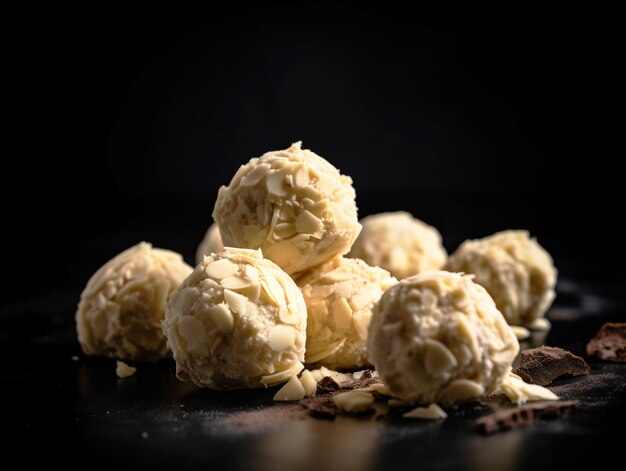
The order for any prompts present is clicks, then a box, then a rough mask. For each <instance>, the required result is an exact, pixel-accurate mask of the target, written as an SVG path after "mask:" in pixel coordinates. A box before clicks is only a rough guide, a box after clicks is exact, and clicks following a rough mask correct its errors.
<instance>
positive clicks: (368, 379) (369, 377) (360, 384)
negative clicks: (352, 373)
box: [341, 370, 380, 389]
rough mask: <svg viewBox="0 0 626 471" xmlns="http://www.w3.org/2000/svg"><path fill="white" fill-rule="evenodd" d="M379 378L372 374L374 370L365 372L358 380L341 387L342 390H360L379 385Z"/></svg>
mask: <svg viewBox="0 0 626 471" xmlns="http://www.w3.org/2000/svg"><path fill="white" fill-rule="evenodd" d="M379 382H380V379H378V376H375V375H373V374H372V370H365V371H364V372H363V374H361V376H359V378H358V379H353V380H352V381H349V382H347V383H344V384H342V385H341V388H342V389H359V388H366V387H368V386H371V385H372V384H374V383H379Z"/></svg>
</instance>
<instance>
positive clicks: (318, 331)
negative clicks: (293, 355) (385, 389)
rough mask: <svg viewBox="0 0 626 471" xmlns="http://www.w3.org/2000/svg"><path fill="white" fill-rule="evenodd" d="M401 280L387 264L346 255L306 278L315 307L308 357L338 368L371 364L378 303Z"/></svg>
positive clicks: (311, 307) (310, 322)
mask: <svg viewBox="0 0 626 471" xmlns="http://www.w3.org/2000/svg"><path fill="white" fill-rule="evenodd" d="M396 281H397V280H396V279H395V278H393V277H392V276H391V275H390V274H389V272H388V271H386V270H383V269H381V268H378V267H371V266H369V265H368V264H367V263H365V262H364V261H362V260H358V259H353V258H344V257H336V258H334V259H332V260H330V261H329V262H326V263H324V264H323V265H321V266H319V267H317V268H315V269H314V270H312V271H310V272H307V274H306V275H305V276H303V277H302V278H300V279H299V280H298V285H299V286H301V287H302V294H303V295H304V300H305V302H306V304H307V309H308V313H309V318H308V325H307V341H306V362H307V363H316V364H319V365H323V366H327V367H329V368H332V369H344V368H355V367H359V366H363V365H366V364H367V363H368V362H367V351H366V348H365V344H366V341H367V329H368V327H369V323H370V319H371V317H372V307H373V306H374V303H375V302H376V301H378V300H379V299H380V297H381V295H382V294H383V292H385V291H386V290H387V288H389V287H390V286H392V285H393V284H394V283H396Z"/></svg>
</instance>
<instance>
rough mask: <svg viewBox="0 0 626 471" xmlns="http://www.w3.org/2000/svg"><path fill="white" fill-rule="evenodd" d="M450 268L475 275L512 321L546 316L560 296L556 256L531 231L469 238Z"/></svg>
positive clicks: (527, 322) (512, 322)
mask: <svg viewBox="0 0 626 471" xmlns="http://www.w3.org/2000/svg"><path fill="white" fill-rule="evenodd" d="M447 269H448V270H450V271H455V272H464V273H471V274H473V275H475V278H474V281H475V282H476V283H478V284H479V285H481V286H483V287H484V288H485V289H486V290H487V292H488V293H489V294H490V295H491V297H492V298H493V300H494V301H495V302H496V306H498V309H499V310H500V312H502V314H503V315H504V317H505V318H506V320H507V322H508V323H509V324H511V325H521V324H531V323H533V322H534V321H535V320H536V319H539V318H542V317H543V316H544V314H545V313H546V311H547V310H548V309H549V307H550V305H551V304H552V301H553V300H554V297H555V296H556V294H555V292H554V287H555V285H556V278H557V271H556V268H555V267H554V264H553V262H552V258H551V257H550V254H548V252H546V251H545V250H544V249H543V247H541V246H540V245H539V244H538V243H537V241H536V240H535V239H531V238H530V237H529V234H528V232H527V231H504V232H499V233H497V234H494V235H492V236H490V237H485V238H484V239H479V240H467V241H465V242H463V243H462V244H461V245H460V246H459V248H458V249H457V250H456V252H454V253H453V254H452V255H451V256H450V259H449V260H448V265H447Z"/></svg>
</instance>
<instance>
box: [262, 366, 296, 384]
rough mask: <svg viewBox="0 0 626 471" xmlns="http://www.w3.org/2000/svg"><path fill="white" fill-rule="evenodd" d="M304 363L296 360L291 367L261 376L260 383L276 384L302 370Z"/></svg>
mask: <svg viewBox="0 0 626 471" xmlns="http://www.w3.org/2000/svg"><path fill="white" fill-rule="evenodd" d="M303 368H304V365H303V364H302V363H300V362H297V363H296V364H295V365H293V366H292V367H291V368H289V369H287V370H283V371H279V372H277V373H273V374H271V375H264V376H262V377H261V384H264V385H265V386H274V385H276V384H280V383H284V382H285V381H287V380H288V379H289V378H291V377H292V376H293V375H297V374H298V373H300V372H301V371H302V369H303Z"/></svg>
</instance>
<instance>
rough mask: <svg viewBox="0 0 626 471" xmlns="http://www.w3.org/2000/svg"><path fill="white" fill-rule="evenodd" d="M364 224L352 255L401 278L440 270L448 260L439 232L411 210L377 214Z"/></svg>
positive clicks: (366, 219) (366, 218)
mask: <svg viewBox="0 0 626 471" xmlns="http://www.w3.org/2000/svg"><path fill="white" fill-rule="evenodd" d="M361 224H362V225H363V230H362V231H361V233H360V234H359V237H358V238H357V240H356V242H355V243H354V245H353V246H352V250H351V251H350V253H349V254H348V256H349V257H354V258H360V259H362V260H363V261H365V262H366V263H369V264H370V265H373V266H376V267H380V268H384V269H385V270H387V271H389V272H390V273H391V274H392V275H393V276H395V277H396V278H398V279H399V280H401V279H403V278H407V277H409V276H413V275H415V274H417V273H421V272H423V271H428V270H440V269H442V268H443V266H444V265H445V263H446V258H447V256H448V255H447V253H446V250H445V249H444V248H443V245H442V244H441V234H439V231H437V229H435V228H434V227H432V226H429V225H428V224H425V223H424V222H422V221H420V220H419V219H416V218H414V217H413V216H412V215H411V214H409V213H407V212H404V211H398V212H394V213H380V214H373V215H372V216H367V217H365V218H363V219H361Z"/></svg>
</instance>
